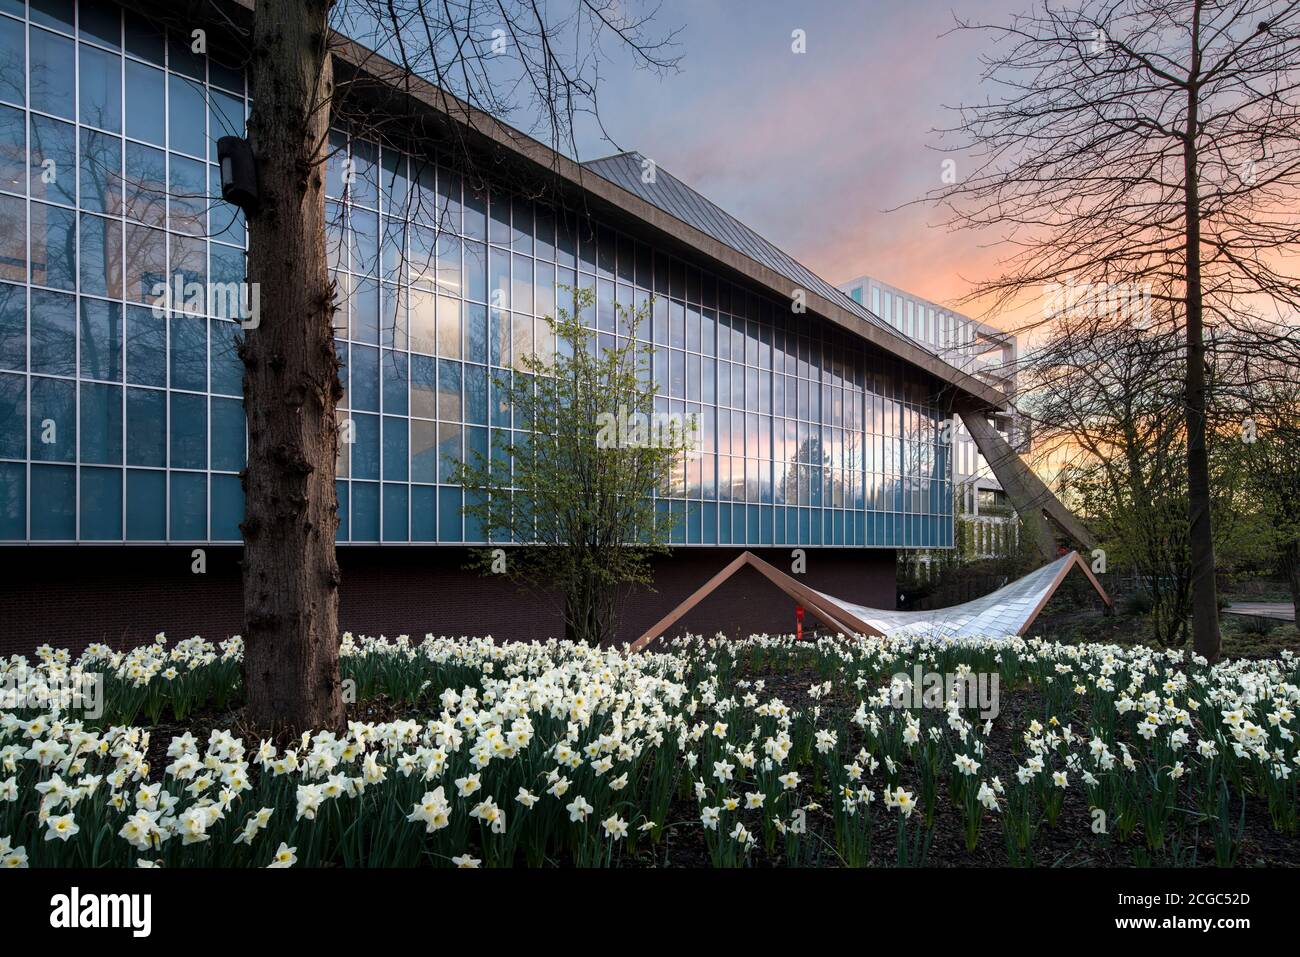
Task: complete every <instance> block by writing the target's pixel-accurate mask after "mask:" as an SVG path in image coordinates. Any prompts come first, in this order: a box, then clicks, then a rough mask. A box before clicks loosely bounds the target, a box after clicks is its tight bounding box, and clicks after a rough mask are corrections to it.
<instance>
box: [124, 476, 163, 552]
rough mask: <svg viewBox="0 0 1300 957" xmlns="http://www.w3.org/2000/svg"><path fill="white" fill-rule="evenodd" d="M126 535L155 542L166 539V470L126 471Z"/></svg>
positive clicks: (133, 539) (138, 539) (132, 538)
mask: <svg viewBox="0 0 1300 957" xmlns="http://www.w3.org/2000/svg"><path fill="white" fill-rule="evenodd" d="M126 537H127V538H129V539H131V540H132V541H151V542H157V541H162V540H164V539H166V538H167V473H166V472H144V471H139V470H136V469H127V470H126Z"/></svg>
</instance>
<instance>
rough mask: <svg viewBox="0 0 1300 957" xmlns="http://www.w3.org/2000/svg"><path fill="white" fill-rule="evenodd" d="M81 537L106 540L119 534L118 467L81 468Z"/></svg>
mask: <svg viewBox="0 0 1300 957" xmlns="http://www.w3.org/2000/svg"><path fill="white" fill-rule="evenodd" d="M81 537H82V538H84V539H87V540H89V541H106V540H112V539H115V538H121V537H122V470H121V469H82V470H81Z"/></svg>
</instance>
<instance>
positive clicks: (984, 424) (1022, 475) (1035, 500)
mask: <svg viewBox="0 0 1300 957" xmlns="http://www.w3.org/2000/svg"><path fill="white" fill-rule="evenodd" d="M953 411H955V412H956V413H957V414H958V415H960V416H961V420H962V421H963V422H964V423H966V430H967V431H968V432H970V434H971V438H973V439H974V440H975V445H976V446H977V447H978V448H979V450H980V454H981V455H983V456H984V461H986V462H988V463H989V468H991V469H992V470H993V474H994V475H995V476H997V479H998V482H999V483H1000V484H1001V486H1002V490H1003V491H1004V492H1006V493H1007V498H1009V499H1010V500H1011V505H1012V507H1013V508H1015V510H1016V512H1017V514H1019V515H1020V518H1021V520H1022V521H1023V522H1025V523H1026V525H1027V527H1028V532H1029V534H1031V535H1032V536H1033V537H1034V539H1035V545H1036V546H1037V548H1038V551H1039V553H1040V554H1041V555H1042V556H1043V557H1044V558H1046V559H1047V560H1048V561H1054V560H1055V559H1056V558H1057V554H1056V535H1055V533H1054V532H1053V531H1052V527H1051V525H1049V524H1048V521H1047V519H1048V518H1050V519H1051V520H1052V521H1053V522H1055V523H1056V524H1057V525H1059V526H1060V528H1061V530H1062V531H1063V532H1064V533H1065V534H1066V535H1068V536H1069V537H1070V538H1071V539H1073V540H1074V541H1075V542H1076V543H1077V544H1078V545H1080V546H1081V547H1083V548H1085V549H1088V550H1091V549H1093V548H1096V547H1097V539H1096V537H1095V536H1094V535H1093V534H1092V532H1090V531H1088V529H1087V527H1086V526H1085V525H1084V524H1083V523H1082V522H1080V521H1079V519H1078V518H1076V517H1075V515H1074V513H1073V512H1071V511H1070V510H1069V509H1068V508H1066V507H1065V506H1064V505H1062V504H1061V501H1060V499H1058V498H1057V497H1056V496H1055V495H1053V494H1052V490H1051V489H1049V488H1048V487H1047V486H1046V485H1045V484H1044V483H1043V480H1042V479H1040V478H1039V477H1038V476H1037V475H1035V474H1034V472H1033V469H1031V468H1030V467H1029V466H1028V465H1026V464H1025V463H1024V461H1023V460H1022V459H1021V458H1020V455H1019V454H1018V453H1017V452H1016V450H1015V449H1013V448H1012V447H1011V445H1010V443H1009V442H1007V440H1006V439H1004V438H1003V437H1002V436H1001V435H1000V434H998V431H997V429H995V428H993V426H992V425H990V424H989V421H988V418H987V417H986V413H985V412H984V411H983V410H982V409H980V408H979V406H978V405H975V404H974V403H971V402H969V401H964V400H961V399H958V400H957V401H956V402H954V404H953Z"/></svg>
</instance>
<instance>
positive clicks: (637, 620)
mask: <svg viewBox="0 0 1300 957" xmlns="http://www.w3.org/2000/svg"><path fill="white" fill-rule="evenodd" d="M191 550H192V549H190V548H185V547H176V548H149V547H128V548H122V547H112V546H105V547H97V546H96V547H91V546H81V547H50V548H44V547H27V548H21V547H19V548H5V549H0V555H3V556H4V558H5V559H6V561H5V566H6V571H5V573H4V574H3V575H0V654H3V655H9V654H15V653H22V654H29V653H30V652H31V651H32V649H33V648H35V647H36V646H37V645H39V644H42V643H45V642H48V643H49V644H51V645H53V646H55V647H67V648H71V649H73V650H74V651H76V650H80V649H81V648H83V647H84V646H85V645H86V644H87V643H88V642H91V641H104V642H108V643H110V644H113V645H116V646H119V647H127V646H131V645H135V644H139V643H141V642H145V641H148V640H150V639H151V638H152V637H153V636H154V635H155V634H156V633H157V632H159V631H165V632H166V633H167V634H168V636H169V637H171V638H173V639H180V638H188V637H190V636H191V635H196V634H198V635H202V636H203V637H205V638H208V639H210V640H217V639H221V638H225V637H228V636H229V635H231V634H236V633H238V632H239V630H240V622H241V614H242V612H241V607H240V583H239V566H238V561H239V554H240V550H239V549H238V548H208V549H207V550H206V551H207V572H206V573H205V574H202V575H196V574H194V573H192V572H191V570H190V566H191V562H192V559H191V557H190V553H191ZM753 551H754V552H755V554H757V555H759V557H761V558H763V559H765V560H766V561H769V562H771V563H772V564H773V565H775V566H776V567H778V568H780V569H782V570H783V571H785V570H789V567H790V550H789V549H753ZM739 552H740V549H734V548H709V549H679V550H678V551H677V552H675V553H674V554H673V555H672V556H669V557H665V558H662V559H659V560H657V561H656V563H655V589H654V590H653V591H650V590H647V589H638V590H636V591H635V592H633V593H632V594H630V595H629V596H628V597H627V599H626V600H625V602H624V604H623V609H622V617H621V621H620V627H619V635H620V639H622V640H628V641H630V640H632V639H634V638H636V637H638V636H639V635H640V634H641V633H642V632H644V631H645V630H646V629H647V628H649V627H651V626H652V625H653V624H654V623H655V622H656V621H658V620H659V618H661V617H662V616H663V615H664V614H665V613H666V612H667V611H668V610H669V609H670V608H672V607H673V606H675V605H677V604H678V603H679V602H681V601H682V600H683V599H685V598H686V597H687V596H688V595H690V594H691V592H693V591H694V590H695V589H696V588H698V587H699V586H700V585H702V584H704V583H705V582H706V581H707V580H708V579H709V578H711V577H712V576H713V575H714V574H715V573H716V572H718V571H719V570H720V569H721V568H722V567H723V566H724V565H726V563H727V562H729V561H730V560H731V559H732V558H734V557H735V556H736V555H737V554H739ZM465 558H466V552H465V551H464V550H463V549H457V548H447V547H442V548H389V549H380V548H356V547H350V548H341V549H340V550H339V564H340V566H341V568H342V572H343V585H342V588H341V591H340V598H339V623H340V625H341V627H342V628H343V629H344V630H348V631H352V632H356V633H359V634H371V635H373V634H385V635H389V636H393V635H398V634H409V635H411V636H412V637H414V638H417V639H418V638H422V637H423V636H424V635H425V634H426V633H429V632H432V633H433V634H435V635H487V634H491V635H494V636H496V637H497V638H501V639H519V638H547V637H551V636H556V637H559V636H562V634H563V626H562V624H561V622H560V618H559V614H558V609H557V606H556V605H555V603H554V602H551V601H547V600H545V599H543V598H541V597H539V596H534V595H528V594H522V593H520V592H518V591H517V590H515V589H514V588H513V587H511V586H510V585H509V584H508V583H505V582H503V581H499V580H494V579H491V578H484V577H482V576H479V575H477V574H474V573H471V572H468V571H465V570H464V568H463V566H464V563H465ZM807 560H808V566H807V572H806V574H805V575H804V576H802V579H801V580H802V581H804V582H805V583H806V584H807V585H809V586H810V587H813V588H816V589H818V590H819V591H824V592H827V593H829V594H832V595H835V596H837V597H841V598H845V599H848V600H850V601H854V602H857V603H859V604H863V605H872V606H875V607H885V608H892V607H894V599H895V587H894V553H893V551H891V550H886V549H879V550H878V549H871V550H866V549H808V550H807ZM805 624H806V625H807V626H811V625H812V624H813V621H812V619H811V617H809V618H806V619H805ZM793 628H794V603H793V602H792V601H791V600H790V599H789V598H787V597H786V596H785V595H784V594H783V593H782V592H781V591H780V590H778V589H777V588H776V587H775V586H773V585H772V584H771V583H769V582H768V581H767V580H766V579H765V578H763V577H762V576H761V575H759V574H758V573H757V572H756V571H754V570H753V569H749V568H746V569H743V570H742V571H741V572H739V573H738V574H737V575H735V576H734V577H733V578H732V579H730V580H729V581H728V582H726V583H725V584H723V585H722V586H721V587H720V588H719V589H718V590H717V591H716V592H714V593H713V594H712V595H711V596H710V597H709V598H707V599H705V601H704V602H702V603H701V604H700V605H699V606H697V607H696V608H695V609H694V610H693V611H692V612H691V613H690V614H689V615H687V616H686V618H685V619H683V620H682V621H681V622H679V623H678V625H677V626H675V627H674V629H673V633H681V632H682V631H683V630H689V631H691V632H694V633H697V634H707V635H712V634H714V633H716V632H719V631H721V632H723V633H724V634H727V635H729V636H735V635H738V634H739V635H746V634H751V633H759V632H768V633H777V632H788V631H792V630H793Z"/></svg>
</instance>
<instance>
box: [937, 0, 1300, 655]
mask: <svg viewBox="0 0 1300 957" xmlns="http://www.w3.org/2000/svg"><path fill="white" fill-rule="evenodd" d="M1298 27H1300V5H1298V4H1297V3H1295V2H1294V0H1072V2H1067V3H1055V2H1051V0H1048V2H1045V3H1043V4H1042V5H1041V6H1038V7H1036V8H1035V10H1034V11H1033V12H1031V13H1028V14H1025V15H1022V16H1017V17H1015V18H1014V19H1013V20H1012V21H1011V22H1010V24H1008V25H1003V26H989V25H979V24H973V23H968V22H962V21H959V23H958V29H960V30H975V31H981V32H983V33H985V34H986V35H987V36H989V37H990V39H991V40H992V41H993V52H990V53H989V54H987V55H986V56H985V57H984V65H985V71H984V79H985V80H986V81H988V83H989V84H990V85H991V86H992V88H993V89H994V91H995V92H994V93H993V95H991V96H990V98H989V99H988V100H987V101H986V102H984V103H980V104H975V105H970V106H963V107H961V108H960V121H959V123H958V124H957V126H956V128H955V129H954V130H950V131H946V132H948V133H955V134H957V136H958V138H959V139H960V140H961V142H960V143H959V144H957V145H954V146H953V147H952V148H953V149H955V150H969V157H970V161H971V162H973V163H974V164H975V169H974V170H973V172H971V173H970V174H969V175H966V176H964V177H959V178H958V181H957V182H955V183H952V184H949V185H947V186H945V187H943V188H941V189H940V190H939V191H938V192H937V193H936V195H935V196H934V197H933V198H934V199H936V200H937V201H938V202H939V203H940V204H941V205H942V206H943V207H945V208H946V209H947V210H948V211H949V212H950V213H951V218H950V220H949V222H950V224H952V225H956V226H962V227H973V228H985V227H992V228H993V230H994V231H995V232H997V233H998V234H999V235H1000V236H1001V238H1002V239H1003V240H1004V241H1005V242H1006V243H1007V244H1009V245H1010V246H1011V247H1012V249H1013V252H1012V254H1011V255H1010V256H1008V257H1007V258H1006V259H1005V260H1004V261H1003V263H1002V272H1001V274H1000V275H998V276H997V277H996V278H994V279H992V280H990V281H988V282H985V283H982V284H981V285H980V286H979V288H978V289H976V290H975V292H974V293H973V297H979V296H990V297H992V300H993V301H994V303H995V307H994V308H995V310H996V309H997V308H999V307H1002V306H1006V305H1008V304H1010V303H1012V302H1019V301H1023V300H1024V299H1025V298H1026V297H1027V296H1032V295H1034V294H1037V293H1039V292H1041V291H1042V290H1043V289H1044V287H1049V289H1050V292H1049V295H1052V296H1054V297H1058V298H1059V297H1060V296H1061V295H1062V294H1063V293H1062V292H1061V291H1062V290H1077V289H1078V288H1079V287H1080V286H1082V287H1085V288H1086V289H1088V290H1096V289H1102V290H1106V293H1105V294H1104V296H1103V298H1109V299H1113V298H1114V292H1115V291H1118V293H1119V297H1120V298H1121V299H1123V300H1124V301H1132V300H1133V299H1134V298H1135V296H1140V297H1142V298H1144V299H1145V298H1147V297H1149V298H1150V301H1151V302H1152V304H1154V305H1155V306H1156V307H1157V308H1156V311H1157V313H1159V314H1165V311H1164V310H1162V309H1161V308H1160V307H1161V306H1168V307H1171V308H1170V309H1169V310H1168V315H1169V316H1170V317H1171V320H1172V321H1174V322H1176V323H1178V324H1179V326H1180V327H1181V328H1182V330H1183V333H1184V335H1183V342H1184V350H1185V357H1184V358H1185V361H1184V363H1183V374H1182V380H1183V392H1182V395H1181V397H1180V401H1181V404H1182V407H1183V413H1184V419H1185V422H1186V433H1187V434H1186V459H1187V484H1188V496H1187V510H1188V518H1189V529H1190V548H1191V561H1192V569H1191V583H1192V589H1193V593H1194V598H1193V635H1194V645H1195V648H1196V650H1197V651H1198V652H1199V653H1201V654H1203V655H1205V656H1206V657H1208V658H1211V659H1213V658H1215V657H1217V655H1218V652H1219V629H1218V609H1217V603H1216V595H1215V580H1214V567H1215V562H1214V544H1213V532H1212V528H1211V516H1210V495H1211V490H1210V487H1209V465H1208V460H1207V450H1206V361H1207V359H1206V347H1205V328H1206V326H1207V325H1208V326H1211V327H1212V326H1214V325H1215V324H1233V323H1236V322H1239V321H1241V320H1242V319H1243V318H1256V319H1265V318H1272V319H1276V318H1277V314H1276V313H1274V312H1271V310H1275V309H1277V308H1278V307H1279V306H1281V307H1290V308H1294V307H1295V306H1296V305H1297V304H1300V281H1297V278H1296V277H1295V276H1294V275H1292V274H1290V273H1288V272H1286V271H1285V270H1286V266H1287V263H1286V262H1285V259H1286V255H1287V254H1288V253H1289V252H1292V251H1294V250H1295V249H1296V248H1297V247H1300V212H1298V207H1297V204H1296V196H1297V195H1300V33H1298V32H1297V30H1298ZM1064 294H1065V295H1069V294H1071V293H1068V292H1067V293H1064Z"/></svg>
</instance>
